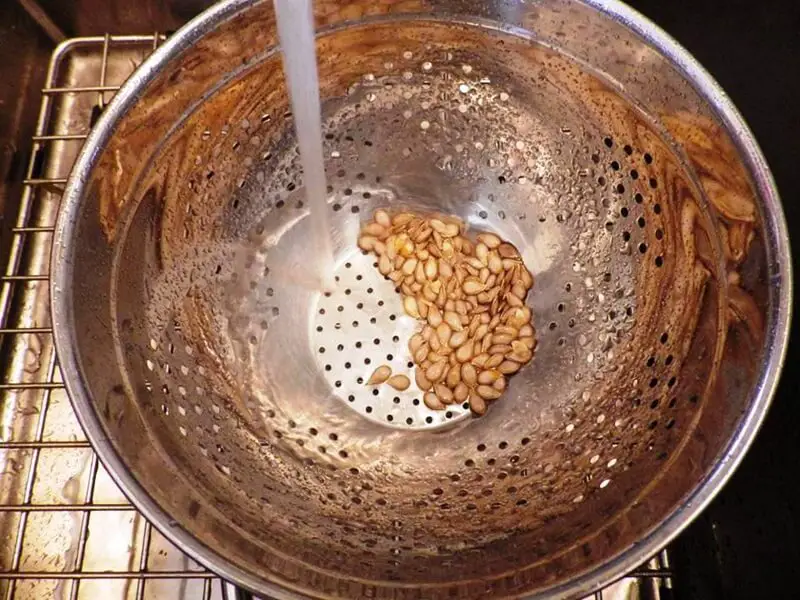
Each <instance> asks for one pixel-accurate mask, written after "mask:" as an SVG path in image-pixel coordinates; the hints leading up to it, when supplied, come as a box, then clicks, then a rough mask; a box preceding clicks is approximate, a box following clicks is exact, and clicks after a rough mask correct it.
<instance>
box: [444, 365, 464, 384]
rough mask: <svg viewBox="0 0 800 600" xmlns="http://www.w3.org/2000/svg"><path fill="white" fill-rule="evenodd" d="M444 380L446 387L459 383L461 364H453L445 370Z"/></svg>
mask: <svg viewBox="0 0 800 600" xmlns="http://www.w3.org/2000/svg"><path fill="white" fill-rule="evenodd" d="M445 382H446V383H447V387H449V388H450V389H453V388H455V387H456V386H457V385H458V384H459V383H461V365H459V364H455V365H453V366H452V367H450V370H449V371H447V377H446V378H445Z"/></svg>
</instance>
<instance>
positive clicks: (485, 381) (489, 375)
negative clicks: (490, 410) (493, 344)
mask: <svg viewBox="0 0 800 600" xmlns="http://www.w3.org/2000/svg"><path fill="white" fill-rule="evenodd" d="M502 376H503V374H502V373H500V372H499V371H495V370H494V369H487V370H486V371H481V374H480V375H478V383H479V384H481V385H492V384H493V383H494V382H495V381H497V380H498V379H500V378H501V377H502Z"/></svg>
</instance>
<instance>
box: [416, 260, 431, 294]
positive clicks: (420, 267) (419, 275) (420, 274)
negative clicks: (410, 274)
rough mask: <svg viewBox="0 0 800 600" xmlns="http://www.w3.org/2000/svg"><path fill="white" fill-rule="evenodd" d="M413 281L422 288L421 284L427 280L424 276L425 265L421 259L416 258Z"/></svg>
mask: <svg viewBox="0 0 800 600" xmlns="http://www.w3.org/2000/svg"><path fill="white" fill-rule="evenodd" d="M414 281H416V282H417V283H418V284H419V285H420V289H422V284H423V283H426V282H427V281H428V280H427V278H426V277H425V265H424V264H423V262H422V261H421V260H417V267H416V268H415V269H414Z"/></svg>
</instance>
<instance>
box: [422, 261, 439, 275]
mask: <svg viewBox="0 0 800 600" xmlns="http://www.w3.org/2000/svg"><path fill="white" fill-rule="evenodd" d="M438 274H439V263H438V262H437V261H436V259H435V258H433V257H431V258H429V259H428V260H427V261H426V262H425V277H427V278H428V279H431V280H433V279H436V276H437V275H438Z"/></svg>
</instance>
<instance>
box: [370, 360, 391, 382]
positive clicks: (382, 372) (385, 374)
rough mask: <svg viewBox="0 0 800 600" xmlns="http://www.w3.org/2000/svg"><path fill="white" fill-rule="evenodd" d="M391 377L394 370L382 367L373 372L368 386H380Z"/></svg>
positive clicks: (385, 366)
mask: <svg viewBox="0 0 800 600" xmlns="http://www.w3.org/2000/svg"><path fill="white" fill-rule="evenodd" d="M391 376H392V368H391V367H390V366H388V365H381V366H380V367H378V368H377V369H375V370H374V371H373V372H372V375H370V377H369V379H368V380H367V383H366V385H380V384H381V383H383V382H384V381H386V380H387V379H389V377H391Z"/></svg>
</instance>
